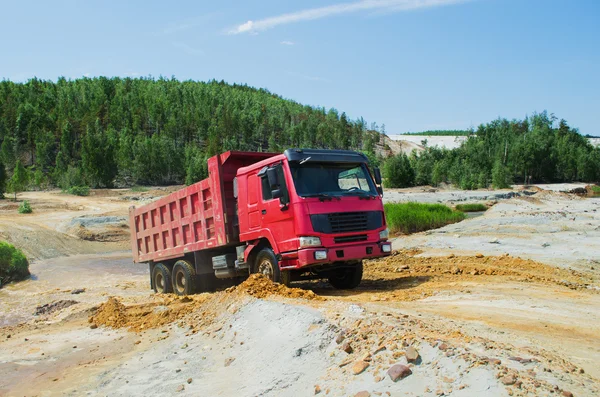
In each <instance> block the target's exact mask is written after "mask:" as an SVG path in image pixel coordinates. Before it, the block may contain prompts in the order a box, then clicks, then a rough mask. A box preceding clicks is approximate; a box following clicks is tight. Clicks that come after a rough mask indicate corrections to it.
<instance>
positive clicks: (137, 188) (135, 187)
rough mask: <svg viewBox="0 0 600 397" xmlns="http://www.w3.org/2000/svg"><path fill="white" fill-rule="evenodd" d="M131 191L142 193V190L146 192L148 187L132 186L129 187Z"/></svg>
mask: <svg viewBox="0 0 600 397" xmlns="http://www.w3.org/2000/svg"><path fill="white" fill-rule="evenodd" d="M131 191H132V192H137V193H143V192H147V191H148V188H147V187H146V186H133V187H132V188H131Z"/></svg>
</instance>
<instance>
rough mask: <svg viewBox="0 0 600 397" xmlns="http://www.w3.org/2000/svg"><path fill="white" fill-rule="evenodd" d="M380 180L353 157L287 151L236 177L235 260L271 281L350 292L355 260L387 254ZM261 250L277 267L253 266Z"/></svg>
mask: <svg viewBox="0 0 600 397" xmlns="http://www.w3.org/2000/svg"><path fill="white" fill-rule="evenodd" d="M380 183H381V180H380V176H379V173H378V170H377V172H374V174H373V175H372V174H371V171H370V170H369V168H368V160H367V158H366V156H364V155H363V154H361V153H357V152H352V151H345V150H313V149H310V150H308V149H288V150H286V151H285V152H284V153H283V154H282V155H277V156H274V157H271V158H268V159H265V160H263V161H261V162H259V163H256V164H253V165H251V166H248V167H244V168H240V169H239V170H238V172H237V177H236V183H235V185H236V186H237V189H236V193H237V200H238V219H239V235H240V241H245V242H247V243H248V246H247V248H246V249H245V250H244V255H243V258H242V257H241V255H240V258H238V260H239V261H243V262H245V263H252V266H254V268H253V269H251V271H253V272H260V273H264V274H265V275H267V276H269V277H271V278H272V279H274V280H275V281H279V282H284V283H288V282H289V281H294V280H302V279H311V278H327V279H329V281H330V282H331V284H332V285H333V286H334V287H337V288H354V287H356V286H357V285H358V284H359V283H360V279H361V278H362V260H363V259H369V258H377V257H381V256H386V255H389V254H390V252H391V243H389V242H388V241H387V240H388V230H387V227H386V223H385V216H384V213H383V203H382V191H381V188H380V186H378V185H380ZM261 243H262V244H263V245H268V246H269V247H268V249H270V250H272V251H273V254H274V256H275V259H276V260H277V263H267V262H268V261H265V260H262V261H257V260H256V258H255V257H254V256H253V255H252V253H253V252H254V253H255V255H256V254H257V251H256V249H255V248H256V245H259V244H261Z"/></svg>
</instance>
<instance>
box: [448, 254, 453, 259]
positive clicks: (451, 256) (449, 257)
mask: <svg viewBox="0 0 600 397" xmlns="http://www.w3.org/2000/svg"><path fill="white" fill-rule="evenodd" d="M454 257H455V255H454V254H450V255H448V256H447V257H446V258H448V259H452V258H454Z"/></svg>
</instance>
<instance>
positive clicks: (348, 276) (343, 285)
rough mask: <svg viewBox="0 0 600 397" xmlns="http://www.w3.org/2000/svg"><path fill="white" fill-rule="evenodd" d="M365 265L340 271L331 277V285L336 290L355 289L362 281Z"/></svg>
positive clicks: (359, 264)
mask: <svg viewBox="0 0 600 397" xmlns="http://www.w3.org/2000/svg"><path fill="white" fill-rule="evenodd" d="M362 275H363V264H362V262H360V263H358V264H357V265H356V267H354V268H352V269H339V270H337V271H335V272H334V273H333V274H331V275H330V276H329V283H330V284H331V285H332V286H333V287H334V288H336V289H354V288H356V287H358V285H359V284H360V282H361V280H362Z"/></svg>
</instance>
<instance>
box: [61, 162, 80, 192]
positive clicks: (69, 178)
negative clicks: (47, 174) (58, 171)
mask: <svg viewBox="0 0 600 397" xmlns="http://www.w3.org/2000/svg"><path fill="white" fill-rule="evenodd" d="M58 186H60V188H61V189H62V190H63V191H65V192H66V191H68V190H69V188H71V187H73V186H85V182H84V180H83V174H82V173H81V170H80V169H79V168H77V167H72V166H69V167H68V168H67V170H66V172H65V173H63V174H62V175H60V177H59V178H58Z"/></svg>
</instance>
